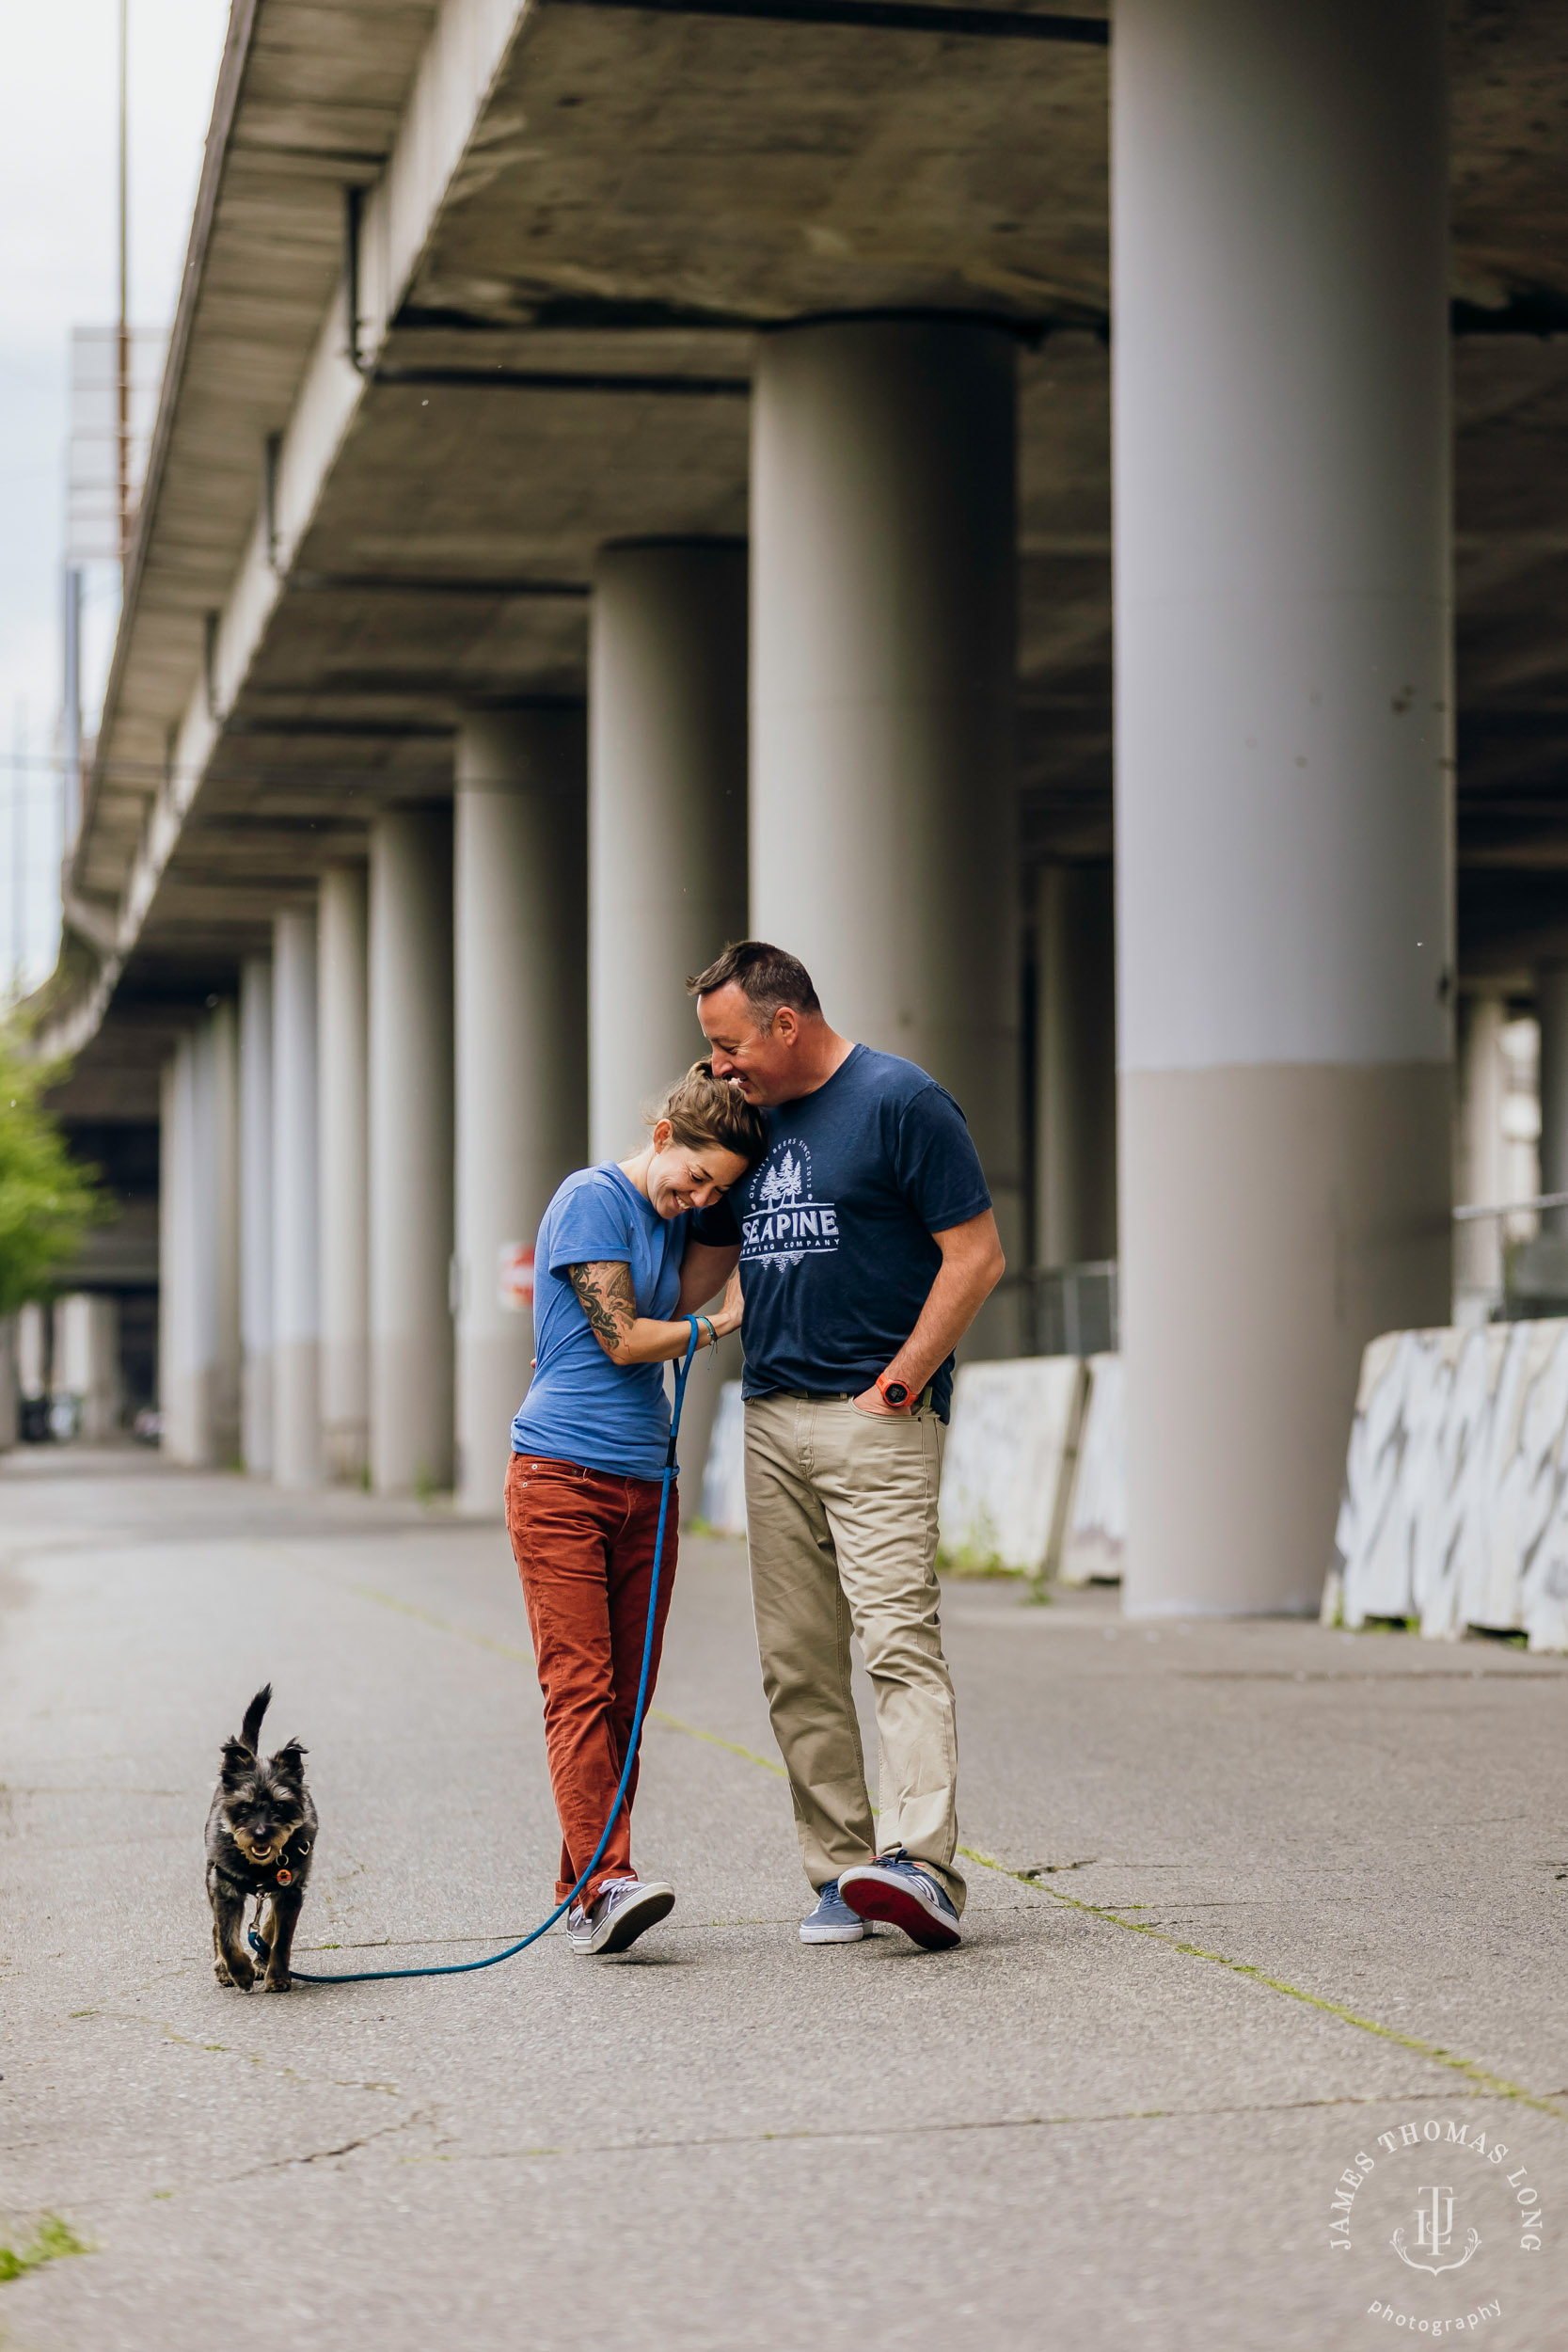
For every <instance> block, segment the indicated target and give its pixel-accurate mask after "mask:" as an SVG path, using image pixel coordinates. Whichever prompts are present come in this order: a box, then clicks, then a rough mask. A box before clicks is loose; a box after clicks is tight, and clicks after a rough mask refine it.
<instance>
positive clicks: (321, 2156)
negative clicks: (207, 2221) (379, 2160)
mask: <svg viewBox="0 0 1568 2352" xmlns="http://www.w3.org/2000/svg"><path fill="white" fill-rule="evenodd" d="M430 2121H431V2117H430V2116H429V2114H428V2113H427V2112H426V2111H425V2110H424V2109H423V2108H422V2107H421V2108H420V2109H419V2110H418V2112H417V2113H415V2114H413V2115H405V2116H404V2119H403V2121H402V2122H399V2123H384V2124H383V2125H382V2126H381V2129H380V2130H379V2131H376V2132H366V2133H365V2134H364V2136H363V2137H361V2138H359V2139H345V2140H344V2142H343V2144H342V2146H341V2148H311V2149H308V2150H307V2152H306V2153H305V2154H304V2155H302V2156H274V2157H271V2158H270V2159H269V2160H268V2161H267V2162H266V2163H265V2164H254V2165H252V2166H250V2168H249V2169H248V2170H246V2171H244V2172H228V2173H224V2174H223V2175H222V2176H221V2177H220V2178H219V2179H218V2180H217V2181H215V2182H213V2183H211V2184H209V2183H207V2182H203V2183H202V2186H203V2187H206V2186H209V2185H211V2186H214V2187H219V2188H232V2187H234V2186H236V2185H237V2184H238V2183H239V2182H241V2181H255V2180H260V2178H261V2175H262V2174H263V2173H265V2172H288V2171H291V2170H293V2168H294V2166H296V2165H301V2164H325V2163H327V2162H328V2161H329V2160H330V2159H331V2158H332V2157H334V2156H352V2155H353V2154H355V2153H356V2151H357V2150H358V2149H360V2148H369V2147H371V2146H372V2144H373V2143H374V2142H375V2141H376V2140H378V2139H389V2138H393V2137H395V2136H396V2135H397V2134H398V2133H399V2132H407V2131H412V2130H413V2128H414V2126H415V2125H416V2124H417V2123H428V2122H430Z"/></svg>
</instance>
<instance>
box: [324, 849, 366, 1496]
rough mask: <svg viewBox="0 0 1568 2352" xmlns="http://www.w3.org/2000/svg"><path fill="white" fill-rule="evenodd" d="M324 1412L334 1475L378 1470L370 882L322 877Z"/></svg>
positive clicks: (357, 873) (351, 1478)
mask: <svg viewBox="0 0 1568 2352" xmlns="http://www.w3.org/2000/svg"><path fill="white" fill-rule="evenodd" d="M319 914H320V952H321V968H320V974H319V984H320V1012H319V1018H320V1032H319V1044H320V1053H321V1071H320V1143H321V1170H320V1184H321V1410H322V1443H323V1448H324V1451H325V1467H326V1474H327V1476H328V1478H331V1479H335V1480H338V1481H340V1482H341V1483H343V1484H346V1485H350V1486H357V1485H358V1484H359V1482H360V1480H361V1479H362V1478H363V1477H364V1475H365V1472H366V1470H367V1469H368V1468H369V1465H370V1413H371V1402H370V1378H371V1371H370V1293H371V1248H370V1201H369V1198H368V1191H369V1182H370V1126H369V1102H368V1086H369V1068H368V1057H369V1053H370V1029H369V1007H368V1001H367V993H366V992H367V986H368V971H367V961H366V959H367V955H368V952H369V950H368V941H367V920H368V880H367V876H366V873H365V869H364V867H363V866H338V867H335V868H333V869H332V870H331V871H330V872H328V873H325V874H324V875H323V876H322V880H321V899H320V909H319Z"/></svg>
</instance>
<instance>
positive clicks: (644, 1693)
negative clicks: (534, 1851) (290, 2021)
mask: <svg viewBox="0 0 1568 2352" xmlns="http://www.w3.org/2000/svg"><path fill="white" fill-rule="evenodd" d="M686 1319H687V1321H688V1323H689V1325H690V1326H691V1337H690V1338H689V1340H688V1342H687V1343H686V1355H685V1358H684V1359H683V1360H682V1362H681V1365H680V1368H679V1370H678V1371H677V1372H676V1374H675V1403H674V1409H673V1412H672V1413H671V1416H670V1451H669V1454H668V1455H667V1456H666V1458H665V1464H664V1484H663V1491H662V1493H661V1494H660V1496H659V1499H658V1533H657V1535H656V1536H655V1537H654V1579H653V1582H652V1584H651V1585H650V1586H649V1589H648V1630H647V1632H646V1634H645V1635H644V1636H643V1640H642V1674H641V1680H640V1681H639V1683H638V1685H637V1711H636V1713H635V1714H634V1715H633V1717H632V1719H631V1738H630V1739H629V1740H627V1742H626V1763H625V1764H624V1766H623V1767H622V1770H621V1785H620V1787H619V1788H617V1789H616V1791H615V1802H614V1804H612V1805H611V1806H610V1819H609V1820H608V1821H607V1822H606V1823H605V1825H604V1835H603V1836H601V1837H600V1839H599V1842H598V1844H597V1845H596V1846H595V1847H594V1858H593V1860H592V1861H591V1862H590V1863H589V1865H588V1867H587V1869H586V1870H584V1872H583V1874H582V1876H581V1878H579V1879H578V1883H577V1884H576V1885H575V1886H574V1887H573V1889H572V1891H571V1893H570V1894H569V1895H568V1896H567V1897H566V1898H565V1899H564V1900H563V1901H562V1902H559V1903H557V1905H556V1907H555V1909H554V1910H553V1911H552V1912H551V1914H550V1915H549V1917H548V1918H547V1919H541V1921H540V1922H539V1925H538V1926H537V1927H536V1928H532V1929H531V1930H530V1931H529V1932H528V1934H527V1935H525V1936H524V1937H523V1938H522V1939H521V1941H520V1942H518V1943H516V1944H509V1945H508V1946H507V1947H506V1949H505V1951H504V1952H492V1953H491V1954H490V1956H489V1958H488V1959H487V1960H453V1961H449V1962H448V1963H447V1964H446V1965H445V1967H442V1968H356V1969H353V1970H351V1971H349V1972H348V1973H347V1974H345V1975H343V1976H341V1977H318V1976H314V1975H312V1973H311V1972H310V1970H309V1968H294V1967H291V1968H290V1971H289V1973H290V1975H291V1976H293V1977H297V1978H298V1979H299V1980H300V1982H301V1984H380V1983H382V1982H384V1981H385V1980H386V1979H388V1978H389V1977H467V1976H471V1975H472V1974H473V1972H474V1970H475V1969H476V1968H494V1967H496V1966H497V1964H498V1963H499V1962H501V1961H503V1960H513V1959H515V1957H516V1955H517V1953H518V1952H526V1951H527V1949H528V1947H529V1946H530V1945H531V1944H537V1943H538V1941H539V1938H540V1937H541V1936H542V1935H544V1934H546V1933H547V1932H548V1931H549V1930H550V1929H551V1928H553V1927H554V1925H555V1923H556V1921H557V1920H558V1919H559V1918H560V1916H561V1915H562V1912H563V1911H565V1910H566V1909H567V1908H568V1906H569V1905H570V1904H572V1903H574V1902H576V1900H577V1899H578V1896H579V1895H580V1894H581V1892H582V1890H583V1888H584V1887H585V1886H586V1885H587V1883H588V1882H589V1880H590V1879H591V1878H592V1877H593V1875H594V1871H595V1870H596V1869H597V1868H598V1867H599V1857H600V1855H601V1854H602V1853H603V1852H604V1850H605V1848H606V1847H607V1846H608V1845H609V1843H610V1831H611V1830H612V1829H613V1828H614V1827H615V1818H616V1815H617V1814H618V1813H619V1812H620V1810H621V1805H622V1803H623V1801H624V1799H625V1797H626V1783H627V1781H628V1780H630V1778H631V1772H632V1766H633V1765H634V1764H635V1763H636V1761H637V1749H638V1743H639V1741H640V1740H641V1737H642V1718H643V1716H644V1715H645V1714H646V1712H647V1707H648V1669H649V1667H650V1666H651V1665H652V1664H653V1657H654V1626H655V1624H656V1622H657V1614H658V1574H659V1570H660V1568H661V1567H662V1566H663V1565H664V1523H665V1521H666V1519H667V1518H669V1516H670V1487H671V1484H672V1482H673V1478H674V1475H675V1439H676V1438H677V1437H678V1436H679V1435H680V1425H681V1406H682V1405H683V1404H684V1403H685V1401H686V1382H687V1375H689V1372H690V1370H691V1359H692V1358H693V1357H694V1356H695V1355H696V1353H697V1317H696V1316H695V1315H688V1316H687V1318H686ZM250 1946H251V1949H252V1951H254V1952H255V1953H256V1955H257V1957H258V1958H259V1959H261V1960H265V1959H266V1957H267V1947H266V1946H265V1945H264V1944H263V1943H262V1941H261V1937H260V1936H259V1935H258V1934H257V1932H256V1930H255V1929H254V1928H252V1929H251V1931H250Z"/></svg>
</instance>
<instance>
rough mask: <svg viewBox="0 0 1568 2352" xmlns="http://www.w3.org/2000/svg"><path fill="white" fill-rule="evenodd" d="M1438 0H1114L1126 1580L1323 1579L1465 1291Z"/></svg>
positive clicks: (1194, 1595) (1286, 1592)
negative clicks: (1380, 1386) (1432, 1331)
mask: <svg viewBox="0 0 1568 2352" xmlns="http://www.w3.org/2000/svg"><path fill="white" fill-rule="evenodd" d="M1443 41H1444V10H1443V8H1442V6H1441V0H1388V4H1387V5H1386V6H1385V7H1382V8H1367V7H1365V6H1364V5H1363V0H1319V5H1317V6H1314V7H1312V8H1302V7H1300V6H1298V5H1297V4H1296V0H1118V6H1117V27H1116V41H1115V45H1114V48H1113V53H1112V72H1113V110H1112V120H1113V175H1114V182H1115V186H1116V192H1117V194H1116V204H1115V207H1114V215H1113V225H1114V252H1113V277H1114V282H1115V285H1116V290H1117V312H1116V332H1115V336H1114V338H1113V346H1112V361H1113V371H1114V382H1113V399H1114V444H1115V453H1116V481H1115V488H1116V581H1117V609H1116V628H1117V711H1116V723H1117V1005H1118V1041H1119V1062H1120V1071H1121V1080H1120V1085H1121V1120H1120V1159H1121V1217H1120V1231H1121V1263H1122V1269H1123V1291H1122V1298H1123V1329H1124V1335H1125V1336H1124V1351H1125V1356H1126V1361H1127V1382H1128V1402H1129V1416H1130V1419H1129V1448H1130V1471H1129V1477H1130V1486H1129V1507H1130V1515H1131V1517H1130V1529H1129V1568H1128V1576H1127V1581H1126V1585H1125V1588H1124V1589H1125V1599H1126V1606H1127V1607H1128V1609H1129V1610H1130V1612H1131V1613H1133V1614H1158V1613H1164V1612H1176V1611H1184V1610H1207V1611H1219V1612H1237V1611H1264V1610H1315V1609H1316V1608H1317V1606H1318V1601H1319V1596H1320V1593H1321V1590H1322V1586H1323V1573H1324V1567H1325V1564H1326V1563H1327V1561H1328V1558H1329V1555H1330V1549H1331V1544H1332V1539H1333V1532H1334V1522H1335V1512H1336V1507H1337V1503H1338V1495H1339V1491H1340V1484H1341V1480H1342V1476H1343V1471H1344V1459H1345V1445H1346V1439H1347V1437H1348V1434H1349V1429H1350V1422H1351V1411H1352V1405H1353V1400H1354V1391H1355V1384H1356V1375H1357V1367H1358V1364H1359V1361H1360V1357H1361V1352H1362V1348H1363V1346H1364V1344H1365V1343H1366V1342H1367V1341H1368V1340H1369V1339H1370V1337H1371V1336H1372V1335H1373V1334H1374V1333H1375V1332H1378V1331H1383V1330H1386V1329H1389V1328H1390V1327H1399V1326H1403V1325H1412V1324H1421V1323H1435V1322H1440V1321H1441V1320H1442V1319H1443V1318H1444V1317H1445V1316H1446V1315H1447V1313H1448V1311H1449V1160H1450V1147H1449V1118H1450V1092H1451V1072H1450V1056H1451V1050H1452V1046H1451V1035H1450V1030H1451V1021H1450V1013H1449V998H1450V995H1451V992H1452V916H1451V895H1452V894H1451V842H1450V835H1451V817H1450V772H1451V760H1450V740H1451V689H1450V663H1449V633H1450V632H1449V417H1448V405H1447V383H1448V371H1449V349H1448V342H1449V324H1448V275H1447V269H1448V224H1447V184H1448V183H1447V157H1446V151H1445V130H1444V69H1443Z"/></svg>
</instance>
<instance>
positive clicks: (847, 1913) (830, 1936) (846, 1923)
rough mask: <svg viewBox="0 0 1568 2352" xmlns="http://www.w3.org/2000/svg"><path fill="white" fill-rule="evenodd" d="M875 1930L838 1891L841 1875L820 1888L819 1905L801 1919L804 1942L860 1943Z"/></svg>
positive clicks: (818, 1894)
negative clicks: (864, 1936)
mask: <svg viewBox="0 0 1568 2352" xmlns="http://www.w3.org/2000/svg"><path fill="white" fill-rule="evenodd" d="M870 1932H871V1930H870V1929H869V1928H868V1927H867V1926H866V1924H865V1921H864V1920H863V1919H860V1918H857V1917H856V1915H855V1914H854V1913H853V1912H852V1911H851V1910H850V1908H849V1906H848V1904H847V1902H846V1901H845V1899H844V1898H843V1896H842V1895H841V1894H840V1893H839V1891H838V1881H837V1879H830V1880H829V1881H828V1883H827V1885H826V1886H819V1887H818V1888H817V1890H816V1910H815V1911H808V1912H807V1914H806V1915H805V1917H804V1918H803V1919H802V1920H801V1922H800V1941H801V1943H802V1944H858V1943H859V1942H860V1940H861V1938H862V1936H863V1935H869V1934H870Z"/></svg>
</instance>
